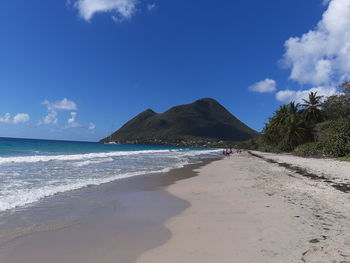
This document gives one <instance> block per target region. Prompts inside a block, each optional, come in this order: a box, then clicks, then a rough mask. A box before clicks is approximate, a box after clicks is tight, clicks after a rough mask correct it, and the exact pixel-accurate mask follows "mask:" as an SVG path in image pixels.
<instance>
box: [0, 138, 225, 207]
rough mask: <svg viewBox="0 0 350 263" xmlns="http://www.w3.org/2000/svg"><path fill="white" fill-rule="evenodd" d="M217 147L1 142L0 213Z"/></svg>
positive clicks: (194, 158)
mask: <svg viewBox="0 0 350 263" xmlns="http://www.w3.org/2000/svg"><path fill="white" fill-rule="evenodd" d="M218 154H219V151H218V150H217V149H196V148H178V147H166V146H146V145H106V144H101V143H93V142H71V141H52V140H34V139H15V138H0V213H1V212H5V211H7V212H8V211H10V210H13V209H16V208H22V207H26V206H28V205H30V204H33V203H35V202H38V201H40V200H43V199H45V198H47V197H50V196H53V195H56V194H58V193H64V192H69V191H72V190H76V189H80V188H86V187H88V186H93V185H100V184H104V183H108V182H112V181H116V180H120V179H123V178H129V177H133V176H140V175H145V174H155V173H164V172H167V171H169V170H171V169H174V168H180V167H183V166H184V165H186V164H190V163H196V162H198V161H200V159H201V158H207V157H211V156H217V155H218Z"/></svg>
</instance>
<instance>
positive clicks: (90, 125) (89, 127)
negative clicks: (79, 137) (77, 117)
mask: <svg viewBox="0 0 350 263" xmlns="http://www.w3.org/2000/svg"><path fill="white" fill-rule="evenodd" d="M95 128H96V125H95V124H94V123H92V122H90V123H89V125H88V127H87V129H88V130H89V131H93V130H95Z"/></svg>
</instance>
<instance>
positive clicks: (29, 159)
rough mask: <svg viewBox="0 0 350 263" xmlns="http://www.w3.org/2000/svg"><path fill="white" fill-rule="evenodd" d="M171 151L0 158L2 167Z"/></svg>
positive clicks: (156, 151) (157, 151)
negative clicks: (9, 164) (4, 165)
mask: <svg viewBox="0 0 350 263" xmlns="http://www.w3.org/2000/svg"><path fill="white" fill-rule="evenodd" d="M170 151H171V150H145V151H117V152H100V153H85V154H62V155H31V156H16V157H0V165H1V164H8V163H37V162H50V161H77V160H84V159H93V158H105V157H117V156H128V155H140V154H152V153H168V152H170Z"/></svg>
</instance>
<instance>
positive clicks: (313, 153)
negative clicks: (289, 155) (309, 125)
mask: <svg viewBox="0 0 350 263" xmlns="http://www.w3.org/2000/svg"><path fill="white" fill-rule="evenodd" d="M324 148H325V147H324V144H323V143H322V142H309V143H305V144H302V145H299V146H298V147H297V148H295V150H294V154H295V155H298V156H303V157H323V156H325V154H324Z"/></svg>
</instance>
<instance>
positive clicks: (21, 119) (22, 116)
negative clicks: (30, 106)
mask: <svg viewBox="0 0 350 263" xmlns="http://www.w3.org/2000/svg"><path fill="white" fill-rule="evenodd" d="M29 120H30V116H29V114H27V113H18V114H16V115H15V116H14V117H13V123H14V124H18V123H25V122H28V121H29Z"/></svg>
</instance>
